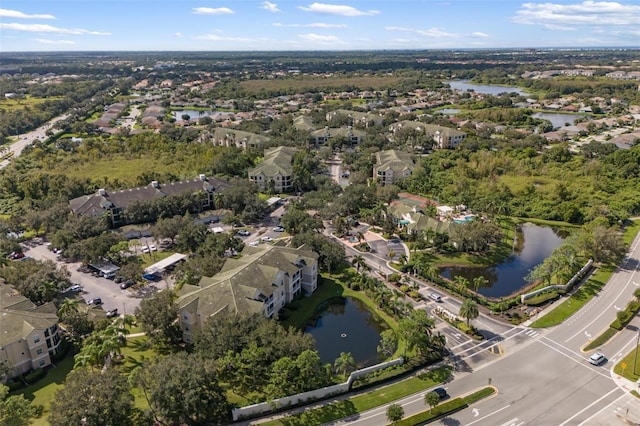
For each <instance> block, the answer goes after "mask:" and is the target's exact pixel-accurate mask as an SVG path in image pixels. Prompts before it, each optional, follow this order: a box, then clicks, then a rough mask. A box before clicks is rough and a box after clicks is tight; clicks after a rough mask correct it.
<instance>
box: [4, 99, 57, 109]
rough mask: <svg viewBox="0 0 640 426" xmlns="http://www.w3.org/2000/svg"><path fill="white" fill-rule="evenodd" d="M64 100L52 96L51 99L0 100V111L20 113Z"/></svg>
mask: <svg viewBox="0 0 640 426" xmlns="http://www.w3.org/2000/svg"><path fill="white" fill-rule="evenodd" d="M58 99H62V97H61V96H52V97H50V98H31V97H28V96H27V97H26V98H24V99H4V98H2V99H0V111H1V110H5V111H18V110H21V109H25V108H27V107H28V108H33V107H36V106H38V105H40V104H42V103H44V102H46V101H55V100H58Z"/></svg>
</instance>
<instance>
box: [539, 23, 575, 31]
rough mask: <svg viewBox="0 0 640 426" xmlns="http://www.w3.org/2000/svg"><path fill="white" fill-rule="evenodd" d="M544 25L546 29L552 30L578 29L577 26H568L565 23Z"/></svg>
mask: <svg viewBox="0 0 640 426" xmlns="http://www.w3.org/2000/svg"><path fill="white" fill-rule="evenodd" d="M543 26H544V28H545V29H547V30H551V31H575V30H576V28H574V27H568V26H565V25H556V24H544V25H543Z"/></svg>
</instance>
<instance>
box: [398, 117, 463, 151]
mask: <svg viewBox="0 0 640 426" xmlns="http://www.w3.org/2000/svg"><path fill="white" fill-rule="evenodd" d="M406 128H410V129H414V130H415V131H417V132H421V133H424V134H425V135H426V136H427V138H430V139H432V140H433V141H434V142H435V147H436V148H440V149H451V148H455V147H456V146H458V145H459V144H460V142H462V141H463V140H464V139H465V138H466V137H467V134H466V133H465V132H461V131H459V130H456V129H451V128H449V127H444V126H438V125H435V124H426V123H422V122H420V121H410V120H404V121H398V122H397V123H393V124H391V125H390V126H389V131H390V132H391V133H392V135H393V134H395V133H396V132H398V131H399V130H401V129H406Z"/></svg>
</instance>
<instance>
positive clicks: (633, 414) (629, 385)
mask: <svg viewBox="0 0 640 426" xmlns="http://www.w3.org/2000/svg"><path fill="white" fill-rule="evenodd" d="M610 373H611V378H612V379H613V382H614V383H615V384H616V385H617V386H618V387H619V388H620V389H622V390H623V391H625V393H627V394H628V395H629V397H630V398H636V399H637V400H638V403H637V404H629V406H628V407H627V409H626V410H627V411H626V412H625V420H626V422H627V424H630V425H640V398H637V397H636V396H633V395H631V394H629V392H631V391H632V390H635V391H636V392H640V381H639V382H638V383H634V382H632V381H631V380H629V379H627V378H625V377H622V376H619V375H617V374H616V373H614V372H613V368H612V369H611V370H610Z"/></svg>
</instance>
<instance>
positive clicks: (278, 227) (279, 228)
mask: <svg viewBox="0 0 640 426" xmlns="http://www.w3.org/2000/svg"><path fill="white" fill-rule="evenodd" d="M273 230H274V231H275V232H284V227H283V226H276V227H275V228H273Z"/></svg>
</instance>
